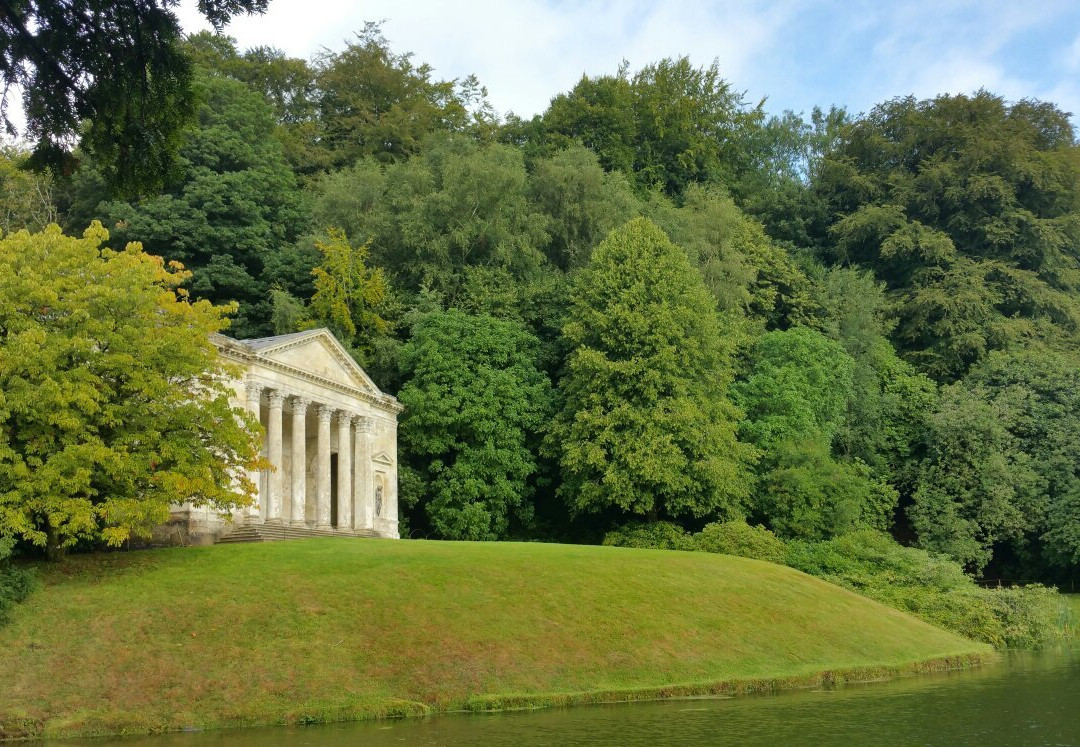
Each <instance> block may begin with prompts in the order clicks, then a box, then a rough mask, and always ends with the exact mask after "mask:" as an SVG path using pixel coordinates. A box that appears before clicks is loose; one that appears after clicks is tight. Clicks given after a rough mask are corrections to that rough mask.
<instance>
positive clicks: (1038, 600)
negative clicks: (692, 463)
mask: <svg viewBox="0 0 1080 747" xmlns="http://www.w3.org/2000/svg"><path fill="white" fill-rule="evenodd" d="M604 544H605V545H616V546H623V547H639V548H648V547H652V548H658V549H668V550H689V551H702V552H714V553H723V554H726V555H737V556H741V557H746V558H755V559H757V560H767V561H769V562H772V563H779V564H782V565H787V566H790V567H791V568H794V569H796V570H799V571H802V572H803V573H806V574H809V575H811V576H816V577H817V578H820V579H823V580H825V581H828V582H830V583H833V584H836V585H837V586H841V587H843V588H845V589H850V590H851V591H854V592H856V593H858V594H861V595H863V596H865V597H869V598H870V599H873V600H875V601H877V602H881V603H882V604H886V605H888V606H890V607H893V608H894V609H898V610H900V611H901V612H907V613H910V614H912V615H915V616H916V617H919V618H921V619H922V620H925V621H926V622H929V623H931V624H933V625H937V626H939V627H941V628H945V629H946V630H950V631H952V632H954V633H957V634H959V635H962V636H964V637H966V638H970V639H972V640H975V641H980V642H982V643H989V644H990V645H992V646H994V647H995V648H999V649H1001V648H1040V647H1042V646H1045V645H1047V644H1049V643H1052V642H1054V641H1058V640H1061V639H1062V638H1063V637H1066V635H1068V633H1069V632H1070V631H1072V630H1073V629H1074V628H1075V622H1074V617H1075V615H1076V613H1075V612H1073V611H1072V609H1071V606H1070V601H1069V600H1068V599H1067V598H1066V597H1065V596H1063V595H1061V594H1059V593H1058V592H1057V590H1055V589H1053V588H1050V587H1047V586H1043V585H1041V584H1031V585H1027V586H1022V587H1013V588H983V587H981V586H979V585H978V584H977V583H975V579H974V578H972V577H971V576H970V575H968V574H966V573H965V572H964V570H963V568H962V567H961V566H960V564H959V563H956V562H955V561H953V560H951V559H950V558H948V557H946V556H944V555H938V554H935V553H931V552H927V551H926V550H921V549H918V548H914V547H904V546H903V545H901V544H899V543H898V542H896V541H895V540H894V539H893V538H892V537H890V536H889V535H887V534H885V533H883V532H878V531H874V530H871V529H864V530H858V531H854V532H850V533H848V534H844V535H841V536H839V537H835V538H833V539H830V540H825V541H819V542H811V541H806V540H790V541H787V542H785V541H784V540H782V539H780V538H779V537H777V536H776V535H775V534H773V533H772V532H771V531H769V530H768V529H766V528H764V527H762V526H751V525H750V524H748V523H746V522H745V521H742V520H735V521H727V522H714V523H711V524H707V525H706V526H705V527H704V528H703V529H702V530H701V531H700V532H698V533H696V534H690V533H688V532H686V531H685V530H683V529H682V528H681V527H679V526H678V525H676V524H673V523H670V522H664V521H659V522H652V523H632V524H627V525H624V526H622V527H620V528H618V529H616V530H614V531H611V532H609V533H608V534H607V535H605V537H604Z"/></svg>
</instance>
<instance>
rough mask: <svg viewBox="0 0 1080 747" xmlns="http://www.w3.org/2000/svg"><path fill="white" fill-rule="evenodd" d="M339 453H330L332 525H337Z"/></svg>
mask: <svg viewBox="0 0 1080 747" xmlns="http://www.w3.org/2000/svg"><path fill="white" fill-rule="evenodd" d="M337 517H338V510H337V454H331V455H330V526H334V527H336V526H337Z"/></svg>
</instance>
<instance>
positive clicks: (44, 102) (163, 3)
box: [0, 0, 269, 197]
mask: <svg viewBox="0 0 1080 747" xmlns="http://www.w3.org/2000/svg"><path fill="white" fill-rule="evenodd" d="M177 4H178V0H120V1H119V2H118V1H117V0H14V2H5V3H3V4H0V83H2V85H3V87H4V94H3V97H2V98H0V118H2V120H3V124H4V127H5V128H6V129H7V130H8V132H9V133H12V134H13V133H14V131H15V130H14V126H13V124H12V122H11V119H10V118H9V116H8V110H7V104H8V94H9V93H10V91H11V89H12V87H18V88H21V90H22V99H23V109H24V111H25V114H26V122H27V133H26V134H27V135H28V136H29V137H30V138H31V139H32V140H34V141H36V143H37V145H36V147H35V150H34V158H35V160H36V162H37V163H38V164H40V165H46V164H51V165H53V166H59V165H61V164H63V163H64V162H65V161H66V160H67V159H69V158H70V151H71V146H72V145H73V144H74V143H75V142H76V140H79V141H80V142H81V146H82V150H83V152H85V153H87V154H90V155H91V156H93V157H94V159H95V160H96V161H97V163H98V165H99V168H100V169H101V171H102V173H103V175H104V176H105V178H106V181H107V183H108V184H109V185H110V186H111V187H112V189H113V190H115V191H116V192H118V193H121V194H123V195H124V196H126V197H131V196H137V195H142V194H147V193H150V192H153V191H155V190H157V189H158V188H160V187H161V186H162V185H163V184H164V183H165V182H166V181H167V180H168V177H169V176H170V175H171V174H173V173H174V171H175V167H176V158H177V153H178V151H179V148H180V144H181V130H182V129H183V128H184V126H185V125H186V124H187V123H188V122H190V120H191V118H192V116H193V114H194V96H193V91H192V88H191V85H192V73H191V65H190V62H189V61H188V59H187V57H186V56H185V55H184V54H183V52H182V51H181V49H180V41H181V30H180V24H179V21H178V20H177V18H176V15H175V14H174V13H173V11H172V9H173V8H175V7H176V5H177ZM268 4H269V0H199V4H198V5H199V11H200V12H201V13H202V14H203V15H204V16H205V17H206V18H207V20H209V21H210V22H211V23H212V24H213V25H214V27H215V28H217V29H221V28H222V27H223V26H224V25H225V24H226V23H227V22H228V21H229V19H230V18H231V17H232V16H234V15H236V14H237V13H262V12H263V11H264V10H266V7H267V5H268Z"/></svg>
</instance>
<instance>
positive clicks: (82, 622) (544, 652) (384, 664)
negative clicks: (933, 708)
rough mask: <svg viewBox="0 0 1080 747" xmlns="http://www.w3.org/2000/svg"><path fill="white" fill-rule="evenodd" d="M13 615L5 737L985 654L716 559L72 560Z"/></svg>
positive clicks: (271, 719) (304, 718)
mask: <svg viewBox="0 0 1080 747" xmlns="http://www.w3.org/2000/svg"><path fill="white" fill-rule="evenodd" d="M41 578H42V581H43V584H42V588H41V589H40V590H39V591H37V592H36V593H35V594H34V595H33V596H32V597H31V598H30V599H29V600H28V601H27V602H26V603H25V604H23V605H21V606H20V608H19V609H18V610H17V611H16V613H15V616H14V619H13V620H12V622H11V623H10V624H9V625H8V626H6V627H4V628H0V736H3V737H7V738H12V737H23V736H40V735H45V736H60V735H77V734H81V735H89V734H105V733H120V732H148V731H159V730H168V729H179V728H183V727H215V726H227V725H242V724H258V723H288V722H292V723H295V722H317V721H330V720H344V719H352V718H364V717H372V716H386V715H399V714H407V713H424V712H431V711H436V710H453V709H461V708H486V707H512V706H519V705H544V704H555V703H568V702H587V701H591V700H613V699H628V698H643V697H661V696H667V695H680V694H691V693H710V692H713V693H716V692H738V691H746V690H756V689H766V688H773V687H782V686H799V685H807V684H812V683H814V682H818V681H821V680H822V679H826V680H828V679H843V678H854V677H874V676H882V675H887V674H895V673H900V672H906V671H915V670H918V669H921V668H927V667H934V666H938V667H940V666H959V665H964V664H967V663H971V662H974V661H977V660H978V659H979V658H980V657H985V656H992V654H991V653H990V652H989V649H988V648H986V647H983V646H981V645H978V644H974V643H971V642H970V641H966V640H964V639H962V638H959V637H957V636H955V635H953V634H951V633H948V632H945V631H943V630H939V629H937V628H934V627H932V626H930V625H927V624H926V623H923V622H921V621H919V620H916V619H914V618H912V617H909V616H907V615H904V614H902V613H900V612H897V611H895V610H892V609H890V608H887V607H884V606H882V605H879V604H877V603H874V602H871V601H869V600H867V599H864V598H862V597H860V596H858V595H855V594H852V593H850V592H847V591H844V590H842V589H839V588H837V587H835V586H832V585H830V584H827V583H824V582H822V581H818V580H816V579H814V578H811V577H809V576H805V575H803V574H801V573H798V572H796V571H793V570H790V569H788V568H783V567H780V566H775V565H771V564H768V563H762V562H758V561H753V560H747V559H744V558H734V557H728V556H722V555H713V554H709V553H682V552H668V551H660V550H632V549H627V548H616V547H588V546H572V545H545V544H516V543H439V542H417V541H397V542H395V541H386V540H354V539H323V540H304V541H294V542H278V543H267V544H249V545H231V546H230V545H224V546H216V547H205V548H177V549H170V550H155V551H145V552H132V553H114V554H105V555H96V556H84V557H77V558H72V559H71V560H70V561H68V562H67V563H64V564H62V565H61V566H59V567H55V568H53V567H43V568H42V570H41Z"/></svg>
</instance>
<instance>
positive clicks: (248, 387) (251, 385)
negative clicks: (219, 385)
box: [244, 381, 266, 400]
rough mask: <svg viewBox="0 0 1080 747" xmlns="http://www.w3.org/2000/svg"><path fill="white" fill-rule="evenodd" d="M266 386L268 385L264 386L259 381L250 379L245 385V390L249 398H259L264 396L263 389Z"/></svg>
mask: <svg viewBox="0 0 1080 747" xmlns="http://www.w3.org/2000/svg"><path fill="white" fill-rule="evenodd" d="M265 388H266V387H264V386H263V385H262V384H260V383H259V382H257V381H249V382H247V384H245V385H244V390H245V391H246V392H247V397H248V399H249V400H254V399H258V398H259V397H260V396H262V390H263V389H265Z"/></svg>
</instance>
